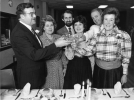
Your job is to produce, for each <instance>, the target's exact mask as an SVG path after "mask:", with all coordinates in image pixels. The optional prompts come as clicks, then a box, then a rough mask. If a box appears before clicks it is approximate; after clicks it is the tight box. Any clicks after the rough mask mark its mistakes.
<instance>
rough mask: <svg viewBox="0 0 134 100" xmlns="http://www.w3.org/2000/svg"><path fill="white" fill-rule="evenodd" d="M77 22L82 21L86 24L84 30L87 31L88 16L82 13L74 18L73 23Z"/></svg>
mask: <svg viewBox="0 0 134 100" xmlns="http://www.w3.org/2000/svg"><path fill="white" fill-rule="evenodd" d="M76 22H80V23H82V24H83V26H84V32H85V31H86V28H87V20H86V18H85V17H84V16H82V15H79V16H76V17H75V18H74V22H73V24H75V23H76Z"/></svg>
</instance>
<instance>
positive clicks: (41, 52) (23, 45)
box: [11, 33, 61, 61]
mask: <svg viewBox="0 0 134 100" xmlns="http://www.w3.org/2000/svg"><path fill="white" fill-rule="evenodd" d="M20 34H21V33H20ZM11 43H13V45H12V46H13V48H14V49H16V48H17V49H16V51H17V50H19V51H21V52H22V55H25V56H27V57H28V58H30V59H31V60H34V61H38V60H40V59H42V58H45V59H49V58H50V57H52V56H53V55H55V54H56V53H57V52H59V50H60V49H61V48H57V47H56V45H55V44H54V43H53V44H51V45H49V46H46V47H45V48H40V49H38V48H35V46H34V45H33V43H31V41H30V40H29V38H28V37H26V36H25V35H22V34H21V35H16V36H15V35H14V36H13V37H12V41H11Z"/></svg>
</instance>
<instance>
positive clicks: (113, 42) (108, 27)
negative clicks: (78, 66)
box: [85, 7, 131, 88]
mask: <svg viewBox="0 0 134 100" xmlns="http://www.w3.org/2000/svg"><path fill="white" fill-rule="evenodd" d="M102 19H103V24H102V26H101V27H94V28H92V31H90V32H96V33H97V34H95V35H94V37H93V38H92V39H91V41H90V45H89V47H88V49H89V51H91V50H92V53H95V56H96V58H95V60H96V64H95V66H94V73H93V87H95V88H114V85H115V84H116V83H117V81H121V83H122V85H123V84H124V83H126V82H127V74H128V73H127V72H128V65H129V62H130V58H131V38H130V36H129V34H128V33H126V32H124V31H122V30H119V29H118V27H117V25H116V24H117V23H118V22H119V11H118V10H117V9H116V8H114V7H109V8H106V9H105V10H104V12H103V15H102ZM94 30H96V31H94ZM90 32H89V33H90ZM89 33H88V34H89ZM88 34H86V35H85V36H86V40H87V38H89V36H88ZM92 53H91V52H90V53H89V52H88V54H86V55H91V54H92Z"/></svg>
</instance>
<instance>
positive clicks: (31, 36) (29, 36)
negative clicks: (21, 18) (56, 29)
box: [20, 23, 41, 47]
mask: <svg viewBox="0 0 134 100" xmlns="http://www.w3.org/2000/svg"><path fill="white" fill-rule="evenodd" d="M20 27H22V28H23V30H25V31H26V32H27V33H26V34H25V35H26V36H27V37H28V38H29V39H30V40H31V42H32V43H34V44H36V45H38V46H39V47H41V45H40V43H39V42H38V40H37V38H36V37H35V36H34V34H33V33H32V32H31V31H30V30H29V29H28V28H27V27H26V26H24V25H23V24H21V23H20Z"/></svg>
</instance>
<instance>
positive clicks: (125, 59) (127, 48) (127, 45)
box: [121, 32, 132, 74]
mask: <svg viewBox="0 0 134 100" xmlns="http://www.w3.org/2000/svg"><path fill="white" fill-rule="evenodd" d="M131 47H132V43H131V38H130V36H129V34H128V33H126V32H123V41H122V52H121V54H122V66H123V74H127V72H128V65H129V63H130V58H131Z"/></svg>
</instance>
